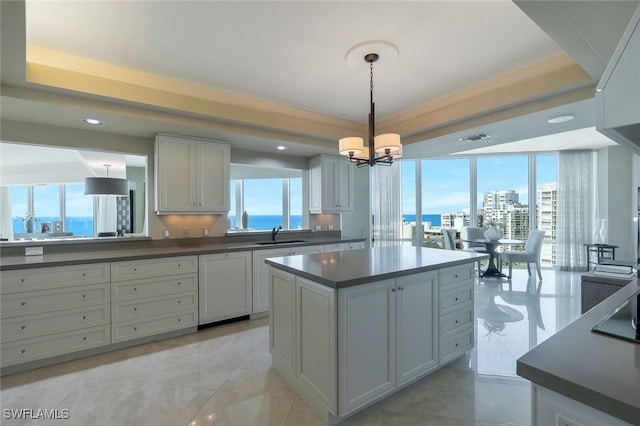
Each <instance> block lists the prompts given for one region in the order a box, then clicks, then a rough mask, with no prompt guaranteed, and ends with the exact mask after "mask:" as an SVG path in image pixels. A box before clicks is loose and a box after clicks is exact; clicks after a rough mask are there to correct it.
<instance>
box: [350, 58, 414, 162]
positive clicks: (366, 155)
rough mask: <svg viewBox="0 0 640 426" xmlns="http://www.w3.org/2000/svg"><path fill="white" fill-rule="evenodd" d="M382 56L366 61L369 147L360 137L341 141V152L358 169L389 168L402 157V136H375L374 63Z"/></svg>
mask: <svg viewBox="0 0 640 426" xmlns="http://www.w3.org/2000/svg"><path fill="white" fill-rule="evenodd" d="M379 57H380V55H378V54H377V53H368V54H367V55H365V57H364V61H365V62H367V63H368V64H369V75H370V83H369V108H370V109H369V135H368V136H369V145H368V146H366V145H365V144H364V140H363V139H362V138H361V137H358V136H350V137H346V138H342V139H340V141H339V142H338V143H339V148H338V150H339V152H340V154H341V155H345V156H347V157H348V159H349V161H350V162H352V163H354V164H356V165H357V166H358V167H362V166H367V165H368V166H371V167H373V166H374V165H376V164H382V165H386V166H389V165H391V164H392V163H393V159H394V158H400V157H402V144H401V143H400V135H399V134H397V133H385V134H382V135H377V136H376V134H375V121H376V119H375V104H374V102H373V63H374V62H376V61H377V60H378V58H379Z"/></svg>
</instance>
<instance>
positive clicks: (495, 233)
mask: <svg viewBox="0 0 640 426" xmlns="http://www.w3.org/2000/svg"><path fill="white" fill-rule="evenodd" d="M484 236H485V238H486V239H487V240H494V241H495V240H499V239H500V238H502V224H500V223H498V222H496V221H493V220H490V221H488V222H487V223H485V224H484Z"/></svg>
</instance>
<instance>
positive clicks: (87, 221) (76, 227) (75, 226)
mask: <svg viewBox="0 0 640 426" xmlns="http://www.w3.org/2000/svg"><path fill="white" fill-rule="evenodd" d="M59 220H60V218H59V217H36V224H35V231H36V232H40V224H42V223H52V222H56V221H59ZM65 222H66V223H65V232H72V233H73V235H74V236H80V237H89V236H92V235H93V217H67V219H66V221H65ZM51 231H52V232H53V231H54V230H53V229H52V230H51ZM23 232H26V231H25V229H24V221H23V220H22V219H21V218H14V219H13V233H14V234H16V233H23Z"/></svg>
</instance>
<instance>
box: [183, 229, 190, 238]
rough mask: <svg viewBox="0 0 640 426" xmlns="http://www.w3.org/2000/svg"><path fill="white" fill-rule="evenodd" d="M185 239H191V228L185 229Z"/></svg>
mask: <svg viewBox="0 0 640 426" xmlns="http://www.w3.org/2000/svg"><path fill="white" fill-rule="evenodd" d="M184 237H185V238H191V228H184Z"/></svg>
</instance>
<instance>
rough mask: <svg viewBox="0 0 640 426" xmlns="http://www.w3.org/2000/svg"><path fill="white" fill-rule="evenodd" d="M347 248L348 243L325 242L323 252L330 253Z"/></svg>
mask: <svg viewBox="0 0 640 426" xmlns="http://www.w3.org/2000/svg"><path fill="white" fill-rule="evenodd" d="M345 250H349V243H333V244H325V245H324V252H325V253H330V252H332V251H345Z"/></svg>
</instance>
